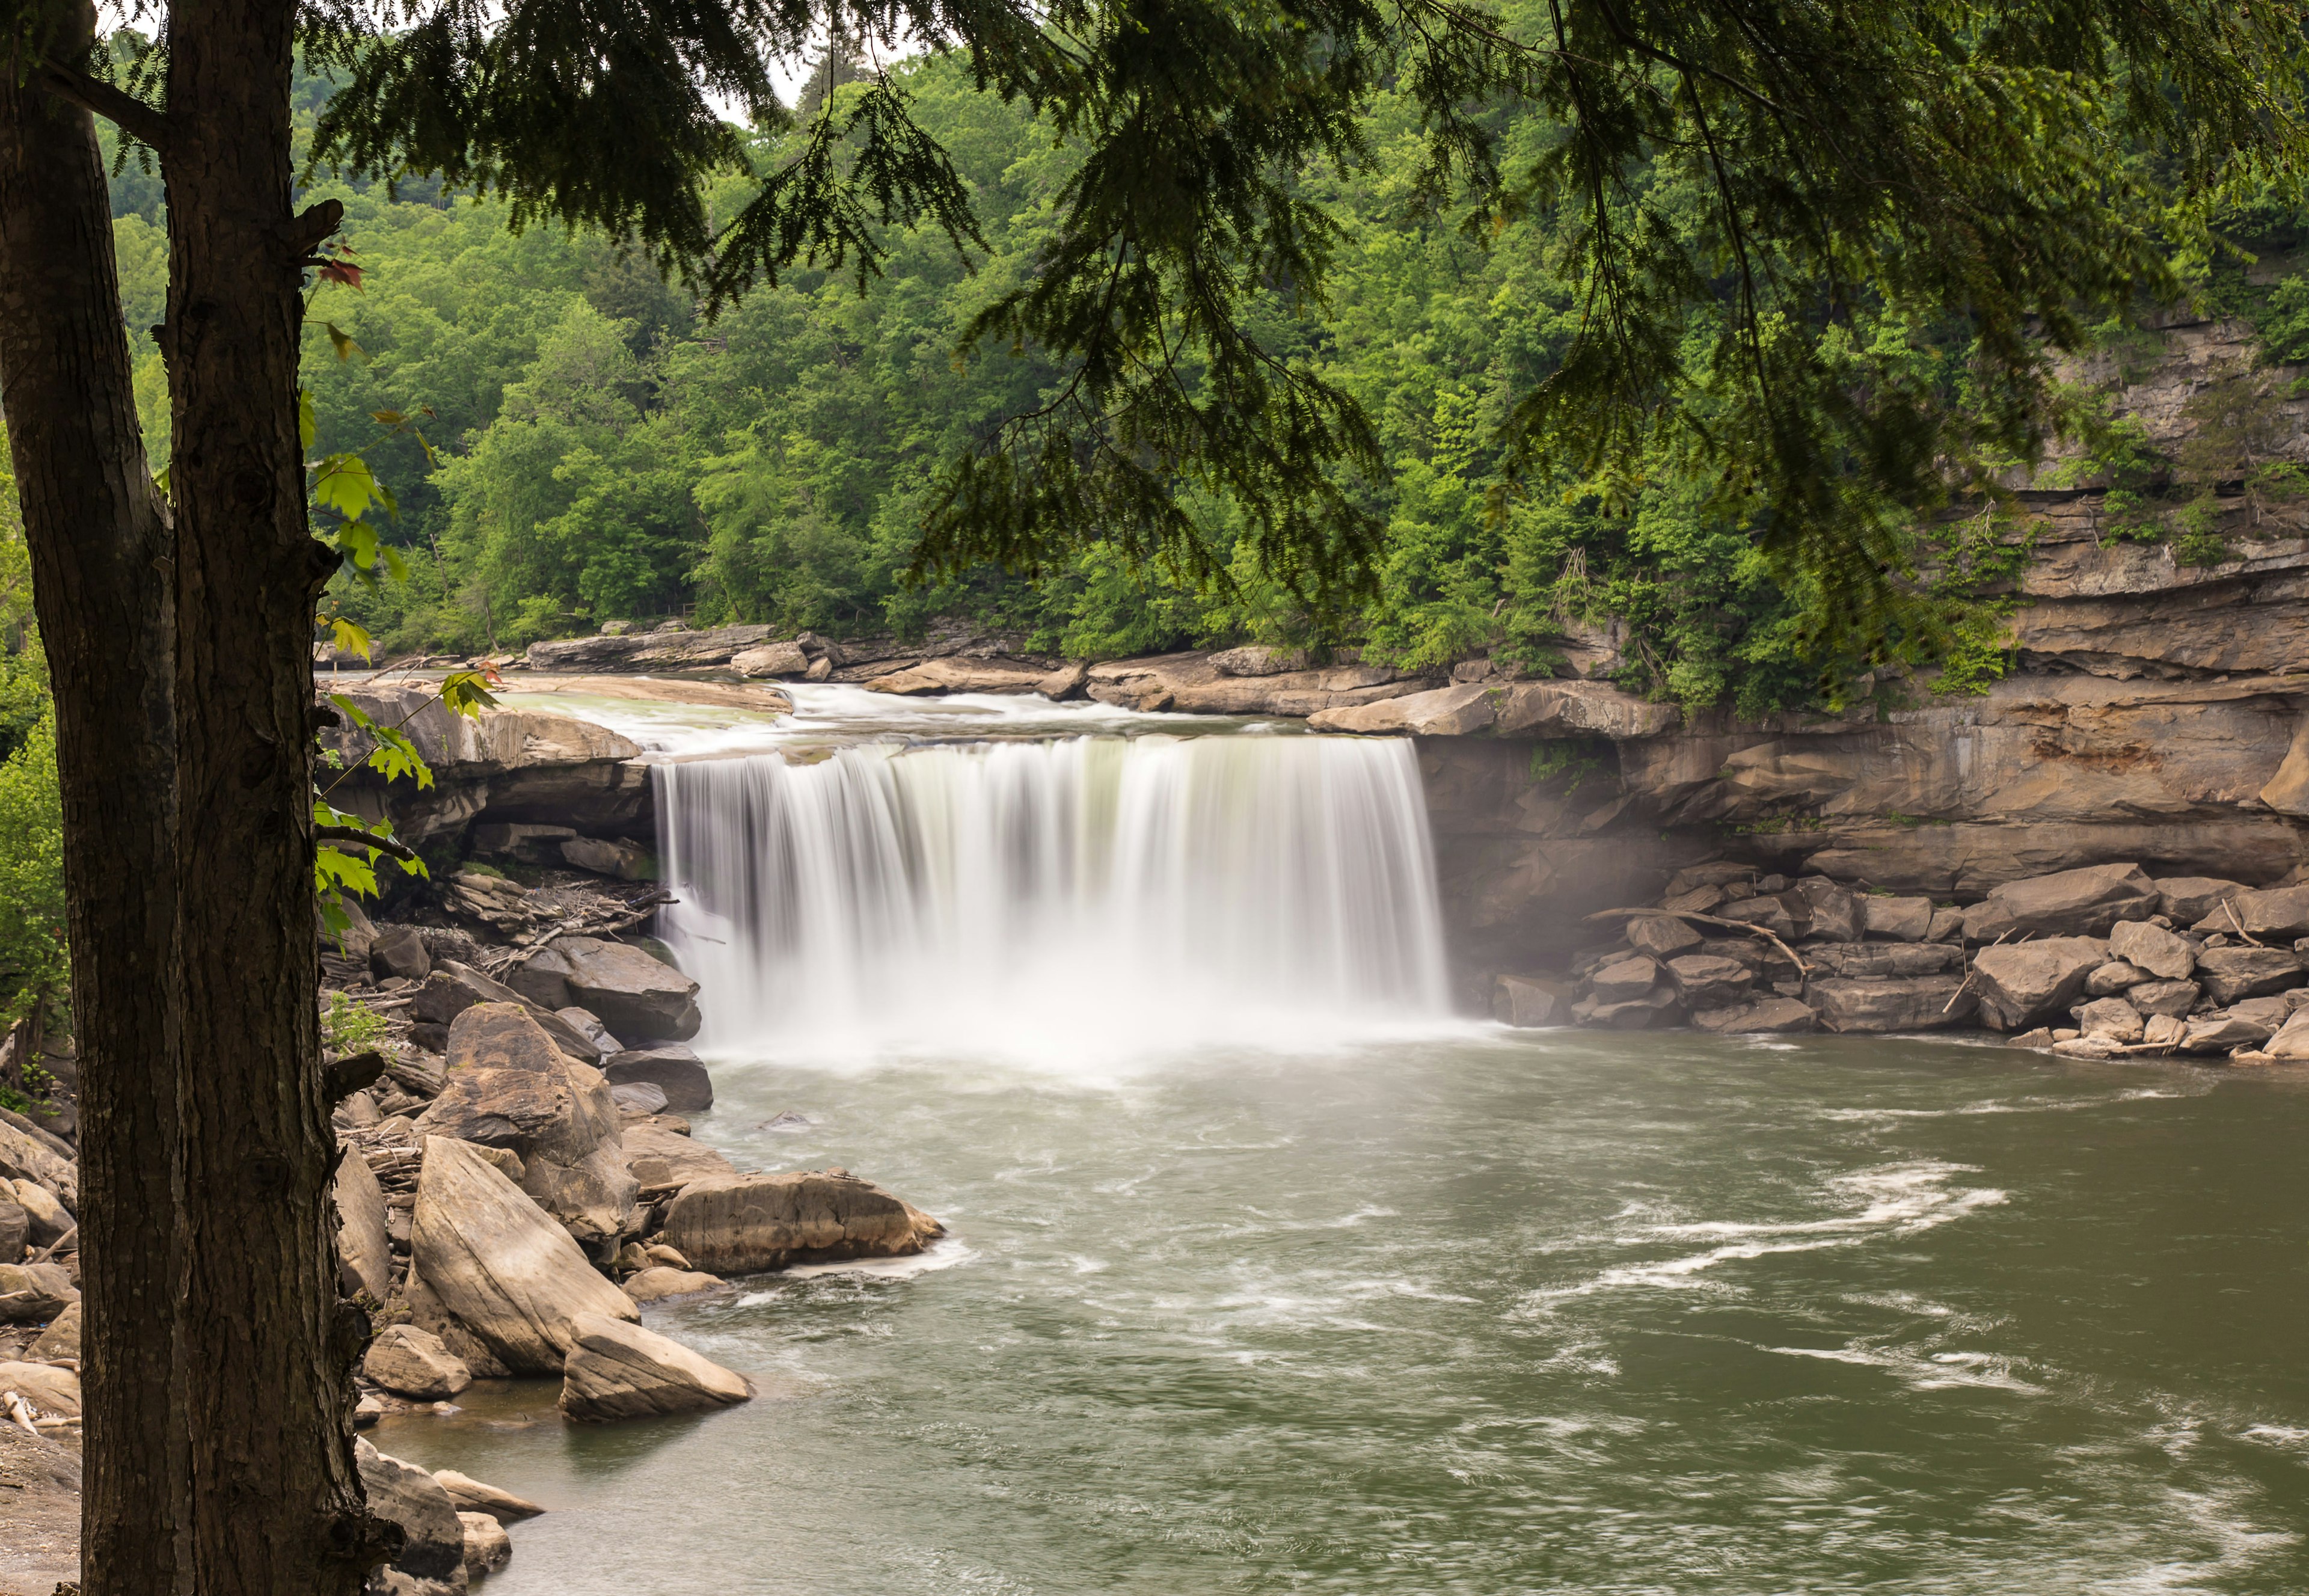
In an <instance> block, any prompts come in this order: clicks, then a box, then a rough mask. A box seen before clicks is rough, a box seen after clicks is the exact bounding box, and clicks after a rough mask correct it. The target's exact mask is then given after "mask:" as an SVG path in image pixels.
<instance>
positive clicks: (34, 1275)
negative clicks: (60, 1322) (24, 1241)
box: [0, 1263, 80, 1324]
mask: <svg viewBox="0 0 2309 1596" xmlns="http://www.w3.org/2000/svg"><path fill="white" fill-rule="evenodd" d="M79 1300H80V1293H79V1291H77V1290H76V1289H74V1286H73V1283H72V1274H71V1271H68V1270H66V1269H65V1267H64V1266H63V1265H62V1264H57V1263H0V1324H46V1323H48V1321H49V1320H51V1319H54V1318H55V1317H56V1315H57V1314H61V1313H63V1312H64V1311H65V1308H67V1307H69V1306H71V1305H73V1304H74V1303H76V1302H78V1301H79Z"/></svg>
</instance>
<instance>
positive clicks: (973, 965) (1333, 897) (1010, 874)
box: [653, 736, 1449, 1069]
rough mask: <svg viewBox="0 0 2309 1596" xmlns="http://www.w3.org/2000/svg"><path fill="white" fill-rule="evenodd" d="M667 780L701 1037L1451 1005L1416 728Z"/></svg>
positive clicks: (873, 1051) (1377, 1011)
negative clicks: (1406, 734)
mask: <svg viewBox="0 0 2309 1596" xmlns="http://www.w3.org/2000/svg"><path fill="white" fill-rule="evenodd" d="M653 778H654V780H655V781H656V782H657V784H658V786H657V800H658V802H657V811H658V828H659V846H660V851H661V858H662V865H663V869H664V872H665V876H666V879H667V880H668V882H669V883H670V885H672V886H673V887H674V888H675V889H676V890H677V892H678V893H679V897H680V898H681V904H680V906H679V907H678V908H675V909H673V910H670V911H669V913H668V914H667V915H666V916H665V921H666V936H667V940H668V941H669V942H670V943H671V944H672V945H673V946H674V947H675V949H676V950H677V951H678V952H679V956H680V958H681V960H682V962H683V965H684V967H686V968H688V970H689V971H690V973H691V974H693V975H695V976H696V977H697V978H698V979H699V980H700V981H701V982H703V983H704V985H705V1014H706V1019H705V1026H706V1028H705V1033H704V1036H703V1037H701V1041H702V1043H703V1044H704V1045H705V1046H707V1047H708V1048H710V1049H713V1050H716V1051H722V1052H741V1051H742V1052H747V1053H751V1054H755V1055H757V1056H758V1054H759V1052H760V1051H761V1050H762V1049H763V1048H765V1047H766V1048H770V1049H773V1050H775V1051H776V1052H778V1053H780V1054H783V1055H785V1056H789V1057H791V1056H798V1055H799V1056H810V1057H820V1058H827V1059H841V1058H869V1057H875V1056H890V1055H904V1054H917V1053H923V1052H930V1051H936V1052H938V1053H939V1054H946V1055H948V1056H952V1055H955V1054H965V1055H982V1056H999V1057H1007V1058H1014V1059H1018V1060H1021V1061H1024V1062H1029V1063H1036V1064H1043V1065H1051V1066H1056V1067H1059V1068H1062V1069H1063V1068H1071V1067H1075V1066H1077V1065H1079V1064H1081V1063H1097V1062H1106V1061H1112V1060H1114V1059H1117V1058H1120V1057H1127V1056H1132V1055H1139V1054H1155V1053H1170V1052H1175V1051H1176V1050H1178V1049H1180V1048H1189V1047H1197V1046H1204V1045H1218V1044H1225V1045H1230V1046H1236V1047H1240V1046H1243V1045H1254V1046H1256V1045H1276V1046H1290V1047H1293V1048H1294V1049H1304V1048H1306V1047H1308V1046H1310V1045H1318V1046H1319V1045H1338V1044H1344V1043H1349V1042H1353V1041H1356V1040H1361V1039H1367V1038H1369V1037H1373V1036H1377V1035H1384V1034H1386V1033H1387V1032H1388V1031H1389V1030H1390V1029H1396V1028H1406V1027H1407V1028H1432V1027H1433V1026H1434V1025H1435V1024H1436V1023H1437V1022H1439V1021H1441V1020H1445V1019H1448V1017H1449V996H1448V993H1447V985H1446V977H1445V968H1444V956H1443V942H1442V932H1441V924H1440V915H1439V914H1438V911H1437V907H1436V894H1435V874H1434V865H1433V861H1432V858H1431V850H1430V845H1429V840H1428V834H1427V815H1426V807H1425V802H1424V800H1423V796H1422V794H1421V791H1420V780H1419V771H1418V768H1417V764H1416V762H1415V758H1414V753H1413V750H1412V749H1411V746H1410V745H1409V744H1408V743H1407V742H1400V741H1388V742H1378V741H1371V742H1365V741H1362V740H1356V739H1346V738H1313V737H1262V736H1232V737H1229V736H1215V737H1194V738H1184V739H1181V738H1174V737H1169V736H1145V737H1139V738H1137V739H1134V740H1124V739H1120V738H1113V737H1080V738H1073V739H1068V740H1065V741H1057V742H1008V743H978V744H969V745H961V746H951V745H950V746H937V747H927V748H912V749H905V748H900V747H894V746H891V745H888V744H871V745H864V746H855V747H851V748H847V749H843V750H840V751H838V752H836V753H835V754H834V755H833V756H832V757H831V758H828V759H824V760H822V761H820V762H817V763H815V764H789V763H788V762H787V761H786V760H785V759H783V758H781V757H778V756H774V755H772V756H757V757H754V758H748V759H713V760H697V761H692V762H683V763H668V764H662V765H659V766H657V767H656V768H654V769H653Z"/></svg>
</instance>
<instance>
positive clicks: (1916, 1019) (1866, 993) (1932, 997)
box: [1807, 976, 1974, 1034]
mask: <svg viewBox="0 0 2309 1596" xmlns="http://www.w3.org/2000/svg"><path fill="white" fill-rule="evenodd" d="M1960 984H1961V983H1959V980H1958V979H1957V977H1955V976H1912V977H1909V978H1907V979H1905V980H1904V979H1900V978H1898V977H1881V978H1877V979H1869V980H1849V979H1836V980H1829V981H1815V982H1813V983H1812V985H1811V986H1810V988H1809V989H1808V992H1807V995H1808V996H1809V997H1810V998H1811V1000H1812V1007H1813V1008H1814V1009H1816V1010H1817V1011H1819V1013H1820V1024H1821V1025H1822V1026H1823V1027H1825V1028H1827V1029H1829V1030H1831V1031H1844V1032H1858V1033H1864V1034H1876V1033H1881V1032H1885V1031H1924V1030H1939V1029H1941V1028H1945V1027H1948V1026H1954V1025H1962V1024H1964V1023H1966V1022H1967V1020H1969V1019H1971V1017H1972V1009H1973V1001H1974V1000H1973V996H1972V993H1970V992H1968V991H1967V992H1965V993H1962V995H1959V990H1958V989H1959V985H1960Z"/></svg>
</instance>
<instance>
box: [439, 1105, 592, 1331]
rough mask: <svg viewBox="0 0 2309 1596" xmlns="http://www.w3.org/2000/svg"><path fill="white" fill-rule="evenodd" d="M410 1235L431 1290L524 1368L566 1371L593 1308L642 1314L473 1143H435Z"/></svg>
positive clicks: (465, 1323)
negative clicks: (580, 1322) (581, 1321)
mask: <svg viewBox="0 0 2309 1596" xmlns="http://www.w3.org/2000/svg"><path fill="white" fill-rule="evenodd" d="M628 1178H629V1179H630V1177H628ZM410 1239H411V1254H412V1257H413V1259H414V1263H415V1268H416V1270H417V1271H419V1273H420V1274H421V1275H422V1276H423V1279H424V1281H425V1284H426V1286H427V1287H428V1288H429V1289H430V1290H431V1291H432V1293H433V1294H434V1295H435V1296H436V1297H438V1298H439V1300H440V1302H441V1304H442V1305H443V1306H444V1307H445V1309H446V1310H447V1311H448V1312H449V1313H450V1314H453V1315H454V1316H455V1318H456V1320H457V1321H458V1323H461V1324H463V1326H465V1328H467V1329H468V1330H470V1331H471V1332H472V1333H473V1334H474V1335H475V1336H477V1337H478V1338H480V1340H482V1341H484V1342H486V1343H487V1344H488V1345H489V1347H490V1348H491V1349H493V1350H494V1351H495V1352H496V1353H497V1357H499V1358H500V1359H501V1360H502V1361H503V1362H504V1364H505V1366H506V1368H508V1369H510V1370H512V1371H513V1372H514V1373H515V1374H523V1375H548V1374H551V1373H553V1372H555V1371H556V1370H558V1369H559V1368H560V1366H561V1364H562V1360H563V1359H564V1358H565V1357H567V1355H568V1352H569V1349H570V1348H571V1347H573V1346H574V1345H575V1332H574V1331H572V1329H571V1325H572V1323H573V1322H574V1321H575V1319H577V1318H578V1317H579V1316H581V1315H583V1314H589V1313H590V1314H609V1315H610V1316H611V1317H613V1318H634V1317H636V1316H637V1315H636V1310H635V1308H634V1305H633V1303H632V1301H631V1299H629V1298H628V1297H627V1296H626V1294H625V1293H624V1292H622V1291H620V1290H618V1288H616V1287H615V1286H613V1285H611V1284H610V1282H609V1281H608V1280H605V1279H602V1278H601V1276H600V1275H599V1274H597V1273H595V1272H594V1270H593V1267H592V1264H590V1263H588V1262H586V1261H585V1254H584V1253H582V1252H580V1251H578V1249H577V1244H576V1243H575V1242H574V1241H572V1240H571V1239H570V1238H569V1233H568V1232H567V1231H566V1230H564V1229H563V1228H562V1227H560V1226H559V1225H558V1224H557V1223H555V1221H554V1220H553V1219H552V1217H551V1216H549V1214H547V1213H546V1211H545V1210H543V1209H541V1208H540V1207H539V1206H538V1205H537V1204H536V1203H535V1202H533V1201H531V1200H530V1198H529V1196H528V1195H527V1194H526V1193H523V1191H522V1189H521V1188H520V1187H518V1186H516V1185H515V1184H513V1182H511V1181H510V1180H507V1179H506V1176H505V1175H504V1174H503V1173H502V1172H501V1171H499V1170H498V1169H497V1168H496V1167H494V1166H493V1165H491V1164H490V1163H489V1160H487V1159H486V1158H482V1157H481V1156H480V1152H479V1151H478V1150H477V1149H473V1148H471V1147H468V1146H466V1145H465V1144H464V1143H463V1142H460V1141H449V1140H446V1139H444V1138H441V1137H435V1138H433V1139H432V1140H431V1141H428V1143H427V1144H426V1149H425V1168H424V1174H423V1175H422V1176H421V1177H420V1178H419V1182H418V1187H417V1208H416V1212H415V1216H414V1218H413V1219H412V1221H411V1228H410Z"/></svg>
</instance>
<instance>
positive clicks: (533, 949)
mask: <svg viewBox="0 0 2309 1596" xmlns="http://www.w3.org/2000/svg"><path fill="white" fill-rule="evenodd" d="M672 901H673V894H672V893H670V892H668V891H667V890H665V889H663V888H662V887H661V888H659V889H657V890H656V891H654V892H652V893H649V894H648V895H646V896H645V897H642V898H636V899H634V900H633V902H631V903H629V904H627V906H626V912H625V913H624V914H621V915H609V916H608V917H607V918H605V919H601V920H588V919H587V918H586V917H585V916H584V915H572V916H571V917H570V918H568V919H566V920H564V921H563V922H562V923H561V924H558V925H557V926H555V927H554V928H553V929H552V930H551V931H549V932H546V933H545V934H544V935H543V936H541V937H540V938H538V939H537V941H533V942H532V943H530V945H529V946H528V947H526V948H523V949H521V950H519V951H517V952H515V953H514V954H512V955H511V956H509V957H508V958H506V960H505V962H504V963H502V964H500V965H498V966H497V967H495V968H494V969H490V970H488V971H485V972H484V973H485V974H487V975H488V976H489V979H491V980H492V981H496V980H502V979H503V978H504V976H505V973H506V971H507V970H517V969H519V968H520V967H522V966H523V965H525V964H527V963H528V962H529V961H530V960H531V959H532V958H536V957H537V956H538V955H539V954H540V953H542V952H544V951H545V950H546V947H547V945H548V944H549V943H551V942H552V941H554V940H555V939H556V938H558V937H566V936H595V935H599V934H600V933H601V932H620V931H629V930H631V929H632V928H633V927H635V926H636V925H639V924H641V923H642V922H643V921H644V920H646V919H648V918H649V917H650V916H651V915H654V914H656V913H657V912H658V910H659V908H661V907H662V906H664V905H666V904H670V903H671V902H672Z"/></svg>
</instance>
